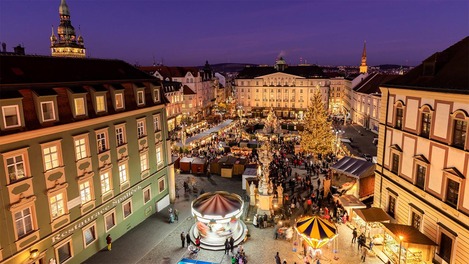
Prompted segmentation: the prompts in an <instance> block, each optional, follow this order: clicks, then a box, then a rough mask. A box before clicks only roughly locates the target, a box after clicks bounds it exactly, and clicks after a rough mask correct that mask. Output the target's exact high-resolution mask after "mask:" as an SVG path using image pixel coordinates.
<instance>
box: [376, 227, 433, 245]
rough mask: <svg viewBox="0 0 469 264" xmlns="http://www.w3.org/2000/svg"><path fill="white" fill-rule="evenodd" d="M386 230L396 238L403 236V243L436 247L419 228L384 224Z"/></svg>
mask: <svg viewBox="0 0 469 264" xmlns="http://www.w3.org/2000/svg"><path fill="white" fill-rule="evenodd" d="M382 224H383V226H384V228H386V229H387V230H388V231H389V232H391V233H393V234H394V235H396V236H403V237H404V239H403V240H402V242H404V243H408V244H417V245H430V246H436V245H437V244H436V243H435V242H433V240H431V239H430V238H428V237H427V236H426V235H424V234H423V233H422V232H420V231H419V230H418V229H417V228H415V227H413V226H409V225H401V224H392V223H382Z"/></svg>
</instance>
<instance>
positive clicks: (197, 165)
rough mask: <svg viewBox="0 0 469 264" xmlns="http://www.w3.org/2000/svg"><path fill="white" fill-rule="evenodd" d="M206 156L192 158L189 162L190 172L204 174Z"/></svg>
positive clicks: (205, 170)
mask: <svg viewBox="0 0 469 264" xmlns="http://www.w3.org/2000/svg"><path fill="white" fill-rule="evenodd" d="M207 163H208V162H207V158H197V157H196V158H193V160H192V163H191V170H192V174H196V175H204V174H205V173H206V172H207Z"/></svg>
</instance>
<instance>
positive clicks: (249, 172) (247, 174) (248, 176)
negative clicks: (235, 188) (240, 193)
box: [241, 168, 257, 190]
mask: <svg viewBox="0 0 469 264" xmlns="http://www.w3.org/2000/svg"><path fill="white" fill-rule="evenodd" d="M252 179H255V180H257V168H246V169H245V170H244V172H243V176H242V184H241V185H242V188H243V190H249V185H250V184H251V183H250V182H249V183H248V180H252Z"/></svg>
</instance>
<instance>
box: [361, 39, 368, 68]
mask: <svg viewBox="0 0 469 264" xmlns="http://www.w3.org/2000/svg"><path fill="white" fill-rule="evenodd" d="M360 73H368V65H366V41H365V43H364V44H363V53H362V62H361V64H360Z"/></svg>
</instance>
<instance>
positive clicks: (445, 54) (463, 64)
mask: <svg viewBox="0 0 469 264" xmlns="http://www.w3.org/2000/svg"><path fill="white" fill-rule="evenodd" d="M468 58H469V37H466V38H464V39H463V40H461V41H460V42H458V43H456V44H454V45H453V46H451V47H449V48H447V49H446V50H444V51H442V52H437V53H435V54H433V55H431V56H430V57H428V58H427V59H425V60H424V61H423V62H422V64H420V65H419V66H417V67H415V68H414V69H412V70H411V71H409V72H408V73H407V74H405V75H402V76H399V77H397V78H395V79H393V80H390V81H388V82H387V83H385V84H382V85H380V89H381V95H382V96H381V97H382V98H381V108H380V111H381V113H380V115H379V121H380V122H379V143H378V157H377V158H378V163H377V166H376V170H375V174H376V181H375V190H374V193H375V196H374V206H376V207H380V208H382V209H383V210H385V211H386V212H387V213H388V215H389V216H391V217H392V219H393V220H392V221H393V222H396V223H399V224H407V225H411V226H413V227H415V228H417V229H418V230H420V231H421V232H422V233H424V234H425V235H426V236H428V237H429V238H430V239H431V240H432V241H434V242H435V243H436V244H437V248H436V253H435V256H434V257H433V263H449V264H455V263H467V260H468V259H469V224H468V223H469V184H468V183H467V178H468V175H469V166H468V164H469V151H468V150H469V137H468V135H467V132H468V129H469V127H468V125H469V114H468V113H469V93H468V90H469V79H468V78H467V77H468V72H469V60H468ZM405 239H406V238H405V237H404V238H403V241H404V242H405Z"/></svg>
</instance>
